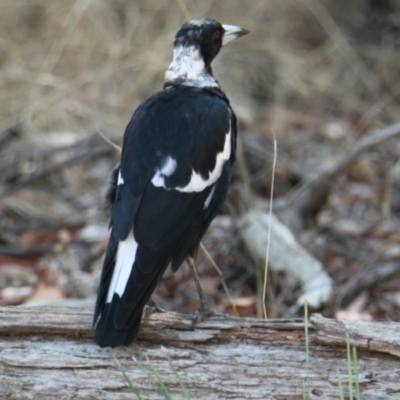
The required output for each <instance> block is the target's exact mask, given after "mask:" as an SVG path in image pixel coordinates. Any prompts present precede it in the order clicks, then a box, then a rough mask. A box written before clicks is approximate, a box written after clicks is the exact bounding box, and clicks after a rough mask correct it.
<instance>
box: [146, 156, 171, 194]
mask: <svg viewBox="0 0 400 400" xmlns="http://www.w3.org/2000/svg"><path fill="white" fill-rule="evenodd" d="M175 170H176V160H174V159H173V158H172V157H168V158H167V159H166V161H165V162H164V164H163V165H162V167H161V168H160V169H158V170H157V171H156V173H155V175H154V176H153V179H152V180H151V183H152V184H153V185H154V186H156V187H165V177H166V176H171V175H172V174H173V173H174V172H175Z"/></svg>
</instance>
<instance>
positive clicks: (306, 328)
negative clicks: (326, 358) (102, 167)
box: [303, 302, 310, 399]
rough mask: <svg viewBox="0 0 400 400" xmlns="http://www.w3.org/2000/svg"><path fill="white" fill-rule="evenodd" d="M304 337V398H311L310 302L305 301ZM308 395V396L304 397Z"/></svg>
mask: <svg viewBox="0 0 400 400" xmlns="http://www.w3.org/2000/svg"><path fill="white" fill-rule="evenodd" d="M304 337H305V341H306V379H305V380H303V399H309V398H310V389H309V383H308V376H309V373H310V347H309V336H308V304H307V302H305V303H304ZM305 395H306V397H304V396H305Z"/></svg>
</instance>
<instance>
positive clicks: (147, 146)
mask: <svg viewBox="0 0 400 400" xmlns="http://www.w3.org/2000/svg"><path fill="white" fill-rule="evenodd" d="M235 147H236V120H235V116H234V114H233V113H232V111H231V109H230V107H229V103H228V102H227V100H226V99H225V98H224V96H223V95H222V93H220V95H216V94H214V93H210V92H208V91H205V90H200V89H195V88H185V87H179V88H170V89H166V90H163V91H162V92H159V93H157V94H156V95H154V96H153V97H151V98H150V99H148V100H147V101H146V102H144V103H143V104H142V105H141V106H140V107H139V108H138V109H137V111H136V112H135V114H134V115H133V117H132V119H131V121H130V123H129V125H128V127H127V130H126V132H125V136H124V144H123V150H122V156H121V164H120V166H119V169H118V170H117V171H116V173H115V174H114V185H115V187H116V189H115V195H114V196H113V197H114V198H115V200H114V204H113V211H112V217H111V222H110V225H111V228H112V231H111V236H110V241H109V245H108V248H107V252H106V257H105V261H104V266H103V272H102V277H101V282H100V289H99V294H98V299H97V304H96V310H95V316H94V322H95V325H96V328H95V329H96V335H95V339H96V342H97V343H98V344H99V345H101V346H113V347H114V346H118V345H120V344H126V345H127V344H130V343H132V342H133V341H134V340H135V338H136V336H137V333H138V330H139V327H140V319H141V315H142V310H143V307H144V305H145V304H146V303H147V301H148V300H149V298H150V296H151V294H152V292H153V290H154V288H155V287H156V285H157V283H158V282H159V280H160V279H161V277H162V274H163V273H164V271H165V269H166V267H167V266H168V264H169V263H170V262H172V268H173V269H174V270H177V269H178V268H179V266H180V265H181V263H182V262H183V260H184V259H185V257H186V256H187V255H194V254H195V252H196V250H197V247H198V244H199V242H200V240H201V238H202V236H203V235H204V233H205V232H206V230H207V228H208V226H209V225H210V223H211V221H212V219H213V218H214V217H215V215H216V214H217V212H218V210H219V209H220V207H221V205H222V203H223V200H224V198H225V196H226V192H227V189H228V185H229V182H230V177H231V166H232V163H233V161H234V154H235Z"/></svg>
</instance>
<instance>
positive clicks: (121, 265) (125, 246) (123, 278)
mask: <svg viewBox="0 0 400 400" xmlns="http://www.w3.org/2000/svg"><path fill="white" fill-rule="evenodd" d="M137 247H138V244H137V243H136V241H135V239H134V237H133V234H129V235H128V237H127V238H126V239H125V240H124V241H122V242H119V243H118V250H117V257H116V261H115V266H114V272H113V276H112V278H111V283H110V286H109V288H108V293H107V300H106V303H111V301H112V298H113V296H114V293H117V294H118V295H119V297H122V295H123V293H124V291H125V287H126V284H127V283H128V279H129V276H130V274H131V271H132V268H133V263H134V262H135V257H136V251H137Z"/></svg>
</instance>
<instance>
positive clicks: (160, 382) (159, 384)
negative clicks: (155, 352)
mask: <svg viewBox="0 0 400 400" xmlns="http://www.w3.org/2000/svg"><path fill="white" fill-rule="evenodd" d="M146 360H147V364H149V367H150V369H151V371H152V372H153V374H154V375H155V377H156V383H157V388H158V391H159V392H160V394H162V395H163V396H164V398H165V400H172V397H171V395H170V393H169V391H168V389H167V387H166V386H165V383H164V381H163V379H162V378H161V375H160V374H159V373H158V371H157V370H156V368H155V367H154V365H153V363H152V362H151V360H150V358H149V357H147V356H146Z"/></svg>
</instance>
